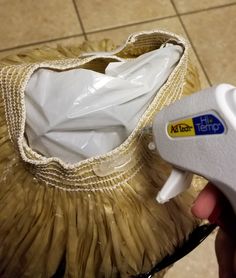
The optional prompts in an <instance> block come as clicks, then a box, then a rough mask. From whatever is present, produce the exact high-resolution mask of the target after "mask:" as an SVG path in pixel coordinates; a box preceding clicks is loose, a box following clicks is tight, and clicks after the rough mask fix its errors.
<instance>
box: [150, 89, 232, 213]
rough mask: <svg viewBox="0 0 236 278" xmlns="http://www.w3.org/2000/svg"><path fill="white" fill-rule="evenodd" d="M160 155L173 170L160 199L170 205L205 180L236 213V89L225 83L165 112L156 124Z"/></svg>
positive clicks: (192, 96) (182, 100)
mask: <svg viewBox="0 0 236 278" xmlns="http://www.w3.org/2000/svg"><path fill="white" fill-rule="evenodd" d="M153 134H154V141H155V145H156V148H157V150H158V152H159V154H160V156H161V157H162V158H163V159H164V160H166V161H167V162H169V163H171V164H172V165H173V170H172V174H171V176H170V177H169V179H168V180H167V182H166V184H165V185H164V187H163V188H162V190H161V191H160V192H159V194H158V196H157V200H158V201H159V202H161V203H164V202H166V201H168V200H169V199H171V198H173V197H175V196H176V195H178V194H179V193H181V192H182V191H184V190H185V189H186V188H187V187H188V186H189V185H190V183H191V177H192V176H191V175H192V174H190V173H196V174H198V175H200V176H203V177H205V178H206V179H207V180H209V181H211V182H212V183H213V184H214V185H216V186H217V187H218V188H219V190H220V191H221V192H222V193H223V194H224V195H225V196H226V197H227V198H228V200H229V201H230V203H231V205H232V207H233V209H234V212H235V213H236V88H235V87H234V86H231V85H228V84H221V85H218V86H215V87H212V88H209V89H206V90H203V91H200V92H198V93H195V94H193V95H191V96H189V97H185V98H183V99H181V100H179V101H176V102H175V103H174V104H172V105H170V106H168V107H166V108H164V109H163V110H162V111H161V112H160V113H158V114H157V116H156V118H155V119H154V122H153Z"/></svg>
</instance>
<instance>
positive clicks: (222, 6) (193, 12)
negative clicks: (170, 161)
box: [0, 0, 236, 82]
mask: <svg viewBox="0 0 236 278" xmlns="http://www.w3.org/2000/svg"><path fill="white" fill-rule="evenodd" d="M170 1H171V3H172V5H173V7H174V9H175V12H176V15H170V16H165V17H161V18H155V19H150V20H145V21H140V22H135V23H130V24H125V25H121V26H115V27H111V28H105V29H99V30H95V31H90V32H85V29H84V26H83V22H82V20H81V17H80V14H79V10H78V9H77V6H76V3H75V0H72V2H73V5H74V8H75V11H76V14H77V17H78V20H79V23H80V25H81V29H82V34H75V35H71V36H65V37H61V38H56V39H51V40H45V41H38V42H35V43H29V44H22V45H19V46H15V47H9V48H5V49H0V53H1V52H5V51H10V50H15V49H21V48H24V47H30V46H36V45H38V44H42V43H50V42H56V41H60V40H64V39H71V38H76V37H79V36H81V35H83V36H84V38H85V40H87V39H88V38H87V35H90V34H95V33H99V32H104V31H110V30H116V29H120V28H123V27H132V26H135V25H141V24H145V23H150V22H155V21H160V20H164V19H170V18H174V17H178V18H179V20H180V22H181V25H182V27H183V29H184V31H185V32H186V35H187V37H188V39H189V41H190V43H191V44H192V48H193V49H194V51H195V54H196V56H197V58H198V61H199V63H200V65H201V67H202V70H203V71H204V73H205V69H204V68H203V66H202V63H201V61H200V59H199V57H198V54H197V52H196V50H195V47H194V45H193V43H192V42H191V39H190V37H189V34H188V32H187V30H186V28H185V26H184V23H183V21H182V18H181V16H185V15H191V14H195V13H200V12H204V11H209V10H215V9H219V8H225V7H229V6H234V5H236V2H235V3H229V4H225V5H221V6H216V7H211V8H206V9H201V10H197V11H190V12H186V13H179V12H178V10H177V8H176V6H175V5H174V3H173V0H170ZM206 76H207V74H206ZM207 78H208V77H207ZM208 80H209V78H208ZM209 82H210V81H209Z"/></svg>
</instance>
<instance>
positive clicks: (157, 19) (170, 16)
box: [86, 14, 177, 35]
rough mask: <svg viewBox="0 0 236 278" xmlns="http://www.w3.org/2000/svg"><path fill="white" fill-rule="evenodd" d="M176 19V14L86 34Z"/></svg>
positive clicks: (91, 32)
mask: <svg viewBox="0 0 236 278" xmlns="http://www.w3.org/2000/svg"><path fill="white" fill-rule="evenodd" d="M174 17H177V16H176V14H175V15H169V16H165V17H161V18H154V19H149V20H144V21H139V22H134V23H129V24H125V25H120V26H114V27H109V28H104V29H99V30H94V31H88V32H87V33H86V34H87V35H91V34H95V33H99V32H105V31H111V30H116V29H121V28H125V27H132V26H136V25H141V24H145V23H150V22H155V21H160V20H164V19H170V18H174Z"/></svg>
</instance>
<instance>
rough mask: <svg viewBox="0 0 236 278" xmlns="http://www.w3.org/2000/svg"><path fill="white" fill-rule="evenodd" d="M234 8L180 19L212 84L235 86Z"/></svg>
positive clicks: (235, 35) (235, 18) (235, 36)
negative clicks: (223, 83)
mask: <svg viewBox="0 0 236 278" xmlns="http://www.w3.org/2000/svg"><path fill="white" fill-rule="evenodd" d="M235 15H236V5H235V6H230V7H224V8H221V9H215V10H211V11H207V12H201V13H197V14H191V15H185V16H182V18H183V21H184V24H185V26H186V28H187V31H188V33H189V35H190V37H191V40H192V42H193V44H194V45H195V47H196V49H197V52H198V55H199V57H200V59H201V61H202V64H203V65H204V68H205V69H206V71H207V74H208V76H209V78H210V80H211V82H212V83H213V84H215V83H221V82H228V83H232V84H233V85H236V78H235V71H236V59H235V53H236V40H235V38H236V17H235Z"/></svg>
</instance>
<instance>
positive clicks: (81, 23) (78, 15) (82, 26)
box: [72, 0, 88, 40]
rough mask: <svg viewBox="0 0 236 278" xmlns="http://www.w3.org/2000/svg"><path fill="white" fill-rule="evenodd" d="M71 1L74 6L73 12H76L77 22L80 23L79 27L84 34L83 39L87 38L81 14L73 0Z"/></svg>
mask: <svg viewBox="0 0 236 278" xmlns="http://www.w3.org/2000/svg"><path fill="white" fill-rule="evenodd" d="M72 2H73V5H74V8H75V12H76V14H77V17H78V20H79V23H80V26H81V29H82V32H83V35H84V38H85V40H87V39H88V38H87V34H86V33H85V29H84V24H83V22H82V19H81V16H80V13H79V9H78V7H77V5H76V3H75V0H72Z"/></svg>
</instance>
